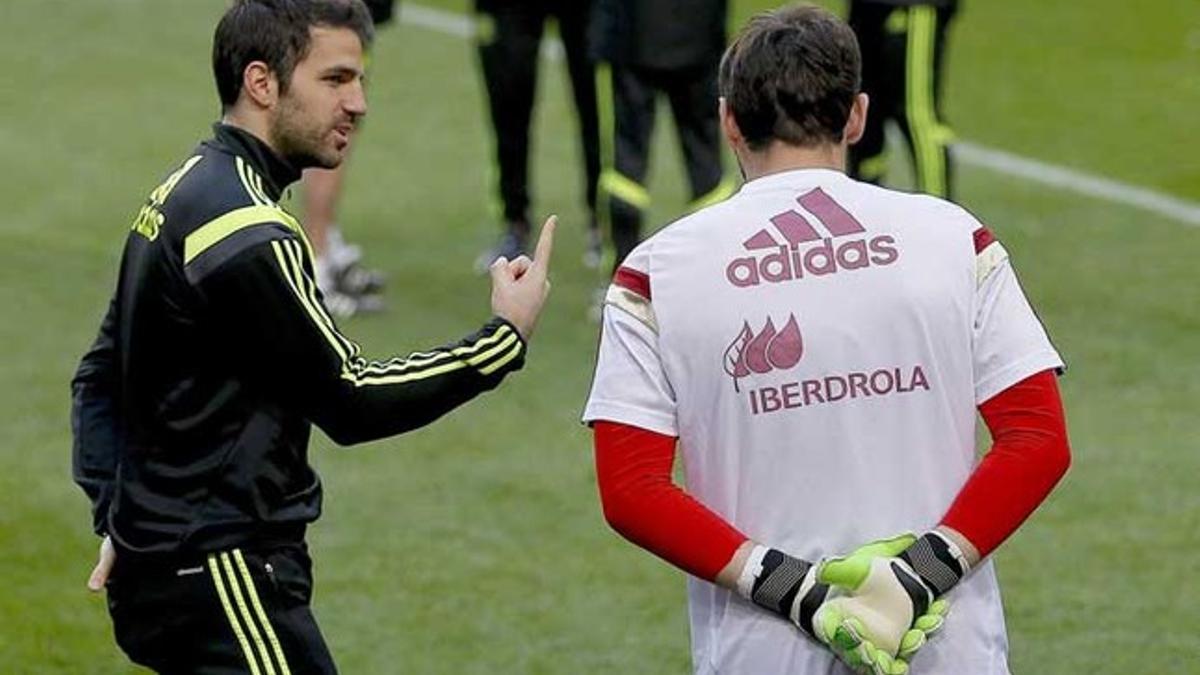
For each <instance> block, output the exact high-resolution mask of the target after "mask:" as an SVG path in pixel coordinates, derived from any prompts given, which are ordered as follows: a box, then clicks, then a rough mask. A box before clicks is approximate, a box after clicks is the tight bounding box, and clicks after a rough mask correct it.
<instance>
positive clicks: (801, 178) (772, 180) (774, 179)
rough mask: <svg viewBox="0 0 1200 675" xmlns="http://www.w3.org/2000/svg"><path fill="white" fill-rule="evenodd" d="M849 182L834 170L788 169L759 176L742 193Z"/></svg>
mask: <svg viewBox="0 0 1200 675" xmlns="http://www.w3.org/2000/svg"><path fill="white" fill-rule="evenodd" d="M848 180H850V178H849V176H847V175H846V174H844V173H842V172H841V171H835V170H833V169H788V170H786V171H778V172H776V173H769V174H766V175H765V176H759V177H758V178H755V179H754V180H752V181H750V182H748V183H746V184H745V185H743V186H742V189H741V192H742V193H745V194H753V193H755V192H764V191H767V190H774V189H778V188H781V187H787V188H804V187H809V186H816V185H821V184H826V185H827V184H829V183H831V182H843V181H848Z"/></svg>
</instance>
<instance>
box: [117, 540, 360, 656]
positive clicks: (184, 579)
mask: <svg viewBox="0 0 1200 675" xmlns="http://www.w3.org/2000/svg"><path fill="white" fill-rule="evenodd" d="M107 591H108V610H109V614H110V615H111V616H112V621H113V633H114V634H115V636H116V639H117V644H118V645H120V647H121V649H122V650H124V651H125V653H126V654H127V655H128V656H129V658H130V659H131V660H132V661H133V662H135V663H138V664H140V665H143V666H146V667H147V668H151V669H153V670H155V671H157V672H159V673H206V674H209V673H211V674H213V675H216V674H226V673H229V674H232V673H251V674H253V675H270V674H272V673H273V674H274V675H284V674H289V675H299V674H300V673H322V674H324V673H336V672H337V669H336V667H335V666H334V664H333V658H332V657H331V655H330V654H329V649H328V647H326V645H325V640H324V638H323V637H322V636H321V631H320V629H319V628H318V627H317V623H316V620H315V619H314V618H313V615H312V612H311V610H310V609H309V603H310V600H311V598H312V561H311V559H310V558H309V557H308V553H307V551H306V549H305V547H304V546H303V545H293V546H288V547H285V548H276V549H272V550H270V551H253V552H252V551H248V550H243V549H232V550H229V551H222V552H218V553H212V554H208V555H206V556H204V557H200V558H196V559H193V560H187V561H181V562H175V563H172V564H170V565H164V564H162V563H144V562H138V561H135V560H133V559H132V558H130V557H129V556H122V555H121V554H119V553H118V556H117V561H116V564H115V565H114V568H113V571H112V574H111V575H110V577H109V581H108V589H107Z"/></svg>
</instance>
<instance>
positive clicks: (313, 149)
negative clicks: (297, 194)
mask: <svg viewBox="0 0 1200 675" xmlns="http://www.w3.org/2000/svg"><path fill="white" fill-rule="evenodd" d="M324 137H325V133H324V130H323V129H321V127H320V125H319V124H317V123H316V122H313V121H311V119H309V116H308V115H306V114H305V112H304V110H303V108H302V107H301V106H299V105H297V104H296V102H295V101H294V100H293V99H292V98H291V97H290V96H284V97H283V98H282V100H281V101H280V106H279V112H278V113H277V114H276V117H275V120H274V124H273V125H272V128H271V144H272V145H273V146H274V147H275V148H276V149H277V150H278V151H279V154H280V155H282V156H283V159H284V160H285V161H287V162H288V163H289V164H291V165H292V166H294V167H295V168H297V169H307V168H311V167H318V168H322V169H334V168H337V166H338V165H340V164H341V163H342V158H343V154H342V153H339V152H337V151H335V150H333V149H332V148H326V147H325V145H324V141H325V139H324Z"/></svg>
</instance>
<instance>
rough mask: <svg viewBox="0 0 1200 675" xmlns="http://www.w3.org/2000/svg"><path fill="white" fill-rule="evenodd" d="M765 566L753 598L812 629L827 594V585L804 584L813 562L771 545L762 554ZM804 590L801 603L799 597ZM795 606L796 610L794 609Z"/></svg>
mask: <svg viewBox="0 0 1200 675" xmlns="http://www.w3.org/2000/svg"><path fill="white" fill-rule="evenodd" d="M761 564H762V570H761V571H760V572H759V573H758V576H757V577H756V578H755V579H754V586H753V588H752V590H751V592H750V600H751V601H752V602H754V604H756V605H758V606H759V607H762V608H764V609H767V610H770V611H772V612H775V613H776V614H779V615H781V616H783V617H786V618H788V619H789V620H791V621H793V622H794V623H795V624H796V625H798V626H799V627H800V628H801V629H802V630H804V631H805V632H806V633H809V634H811V633H812V618H813V614H815V613H816V611H817V607H819V606H820V605H821V601H822V600H823V599H824V597H825V593H826V591H827V590H828V587H827V586H825V585H824V584H812V583H811V580H810V583H809V584H808V587H807V588H805V583H804V580H805V578H806V577H807V576H808V572H809V570H811V569H812V563H809V562H807V561H804V560H800V559H799V558H793V557H792V556H790V555H788V554H786V553H784V552H783V551H780V550H778V549H770V550H768V551H767V552H766V554H765V555H763V557H762V563H761ZM802 590H803V591H805V593H804V596H803V597H802V598H801V600H800V603H799V605H798V606H796V605H797V603H796V598H797V597H798V596H799V595H800V592H801V591H802ZM793 607H795V611H793Z"/></svg>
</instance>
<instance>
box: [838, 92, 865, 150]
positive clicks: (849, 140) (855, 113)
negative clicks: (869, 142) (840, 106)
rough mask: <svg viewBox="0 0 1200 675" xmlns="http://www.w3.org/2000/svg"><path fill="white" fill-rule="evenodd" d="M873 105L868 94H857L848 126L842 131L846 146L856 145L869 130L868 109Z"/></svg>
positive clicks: (847, 122)
mask: <svg viewBox="0 0 1200 675" xmlns="http://www.w3.org/2000/svg"><path fill="white" fill-rule="evenodd" d="M870 105H871V99H870V97H868V96H867V95H866V94H863V93H859V94H855V96H854V102H853V103H852V104H850V115H849V117H847V118H846V126H845V128H844V129H843V130H842V138H843V139H845V141H846V145H854V144H855V143H857V142H858V141H859V140H860V139H861V138H862V137H863V133H864V132H865V131H866V129H867V108H869V107H870Z"/></svg>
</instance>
